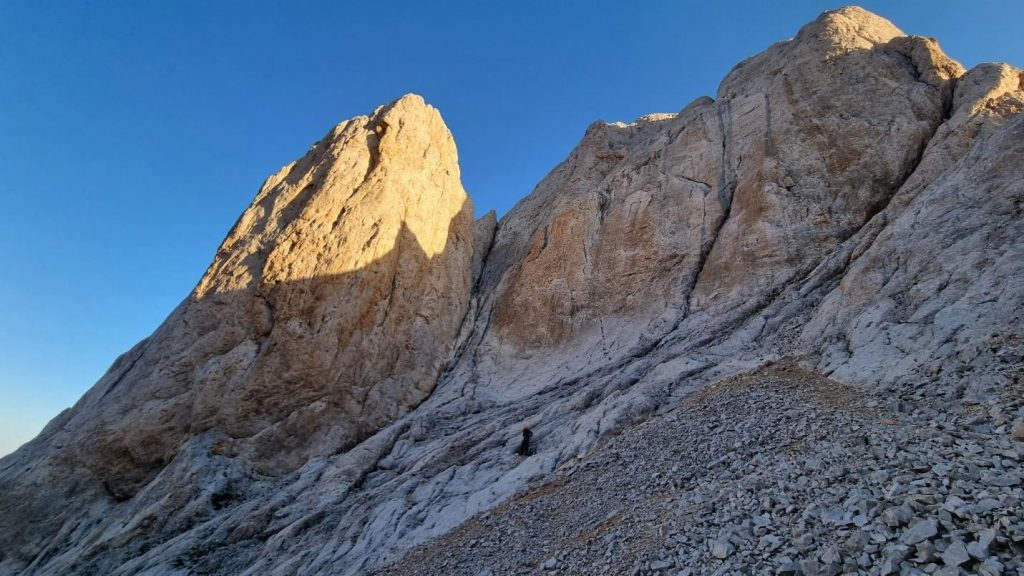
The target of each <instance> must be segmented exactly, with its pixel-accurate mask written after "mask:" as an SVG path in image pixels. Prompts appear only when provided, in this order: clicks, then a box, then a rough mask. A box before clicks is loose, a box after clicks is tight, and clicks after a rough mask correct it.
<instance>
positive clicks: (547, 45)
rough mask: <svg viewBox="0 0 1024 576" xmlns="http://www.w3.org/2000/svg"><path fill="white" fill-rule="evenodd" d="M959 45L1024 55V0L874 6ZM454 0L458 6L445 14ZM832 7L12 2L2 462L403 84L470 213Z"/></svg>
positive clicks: (711, 82)
mask: <svg viewBox="0 0 1024 576" xmlns="http://www.w3.org/2000/svg"><path fill="white" fill-rule="evenodd" d="M862 5H864V6H865V7H866V8H868V9H871V10H873V11H875V12H877V13H879V14H881V15H883V16H885V17H887V18H889V19H891V20H893V21H894V22H895V23H896V25H897V26H899V27H900V28H902V29H903V30H905V31H907V32H909V33H914V34H921V35H926V36H933V37H936V38H938V39H939V41H940V43H941V44H942V46H943V48H944V49H945V50H946V52H947V53H948V54H949V55H951V56H952V57H953V58H955V59H958V60H960V61H961V62H962V63H963V64H965V65H967V66H970V65H974V64H977V63H979V62H984V61H993V60H998V61H1008V62H1010V63H1013V64H1016V65H1018V66H1020V65H1022V64H1024V40H1022V39H1021V38H1022V36H1021V34H1020V24H1021V22H1024V2H1021V1H1020V0H1012V1H1011V0H1007V1H998V2H997V1H992V2H986V1H976V2H971V3H969V4H967V3H954V2H935V1H927V2H926V1H914V2H911V1H906V2H866V3H863V4H862ZM442 6H443V7H442ZM837 6H838V4H834V3H825V2H817V1H809V0H807V1H790V2H747V3H742V2H728V3H726V2H708V1H706V0H704V1H701V2H682V1H664V2H643V1H634V2H582V1H578V2H577V1H557V2H552V1H540V2H531V1H517V2H468V1H467V2H444V3H429V2H388V1H384V2H289V3H285V2H251V1H244V2H243V1H233V2H226V1H175V2H146V3H143V2H135V1H124V2H121V1H112V0H105V1H102V2H99V1H96V2H91V1H85V0H82V1H78V2H53V1H48V0H26V1H22V0H5V1H4V2H3V3H0V38H3V43H2V44H3V45H2V47H0V158H2V159H3V173H2V176H0V201H2V210H0V318H2V322H0V454H4V453H7V452H10V451H12V450H13V449H14V448H15V447H16V446H17V445H19V444H21V443H22V442H25V441H27V440H28V439H30V438H31V437H32V436H34V435H35V434H36V433H38V431H39V430H40V429H41V428H42V426H43V425H44V424H45V423H46V422H47V421H48V420H49V419H50V418H52V417H53V416H55V415H56V414H57V413H58V412H59V411H60V410H61V409H63V408H65V407H68V406H70V405H71V404H73V403H74V402H75V400H77V399H78V397H79V396H81V394H82V393H83V392H84V391H85V390H86V389H88V387H89V386H91V385H92V384H93V383H94V382H95V381H96V380H97V379H98V378H99V377H100V376H101V375H102V373H103V372H104V371H105V370H106V369H107V367H108V366H109V365H110V363H111V362H112V361H113V360H114V358H115V357H116V356H117V355H118V354H120V353H121V352H123V351H125V350H127V349H128V348H129V347H130V346H131V345H133V344H134V343H135V342H137V341H138V340H140V339H141V338H143V337H145V336H146V335H148V334H149V333H150V332H152V330H153V329H155V328H156V327H157V326H158V325H159V323H160V322H161V321H162V320H163V318H164V317H165V316H166V315H167V314H168V313H169V312H170V311H171V309H172V308H173V307H174V306H175V305H177V303H178V302H180V301H181V299H182V298H184V297H185V296H186V295H187V294H188V292H189V291H190V290H191V288H192V287H193V285H194V284H195V282H196V281H197V280H198V279H199V277H200V276H201V274H202V273H203V271H204V269H205V267H206V265H207V264H208V263H209V261H210V259H211V258H212V256H213V253H214V251H215V250H216V248H217V245H218V244H219V243H220V241H221V239H222V238H223V236H224V234H225V233H226V232H227V231H228V229H229V228H230V227H231V225H232V224H233V223H234V221H235V219H236V218H237V217H238V215H239V214H240V212H241V211H242V210H243V209H244V208H245V207H246V205H247V204H248V203H249V201H250V200H251V199H252V197H253V195H254V194H255V193H256V190H257V188H258V187H259V185H260V183H261V182H262V180H263V179H264V178H265V177H266V176H267V175H269V174H271V173H273V172H275V171H276V170H277V169H278V168H279V167H280V166H282V165H284V164H286V163H288V162H290V161H291V160H293V159H295V158H297V157H299V156H301V155H302V154H303V153H304V151H305V150H306V149H307V148H308V147H309V146H310V145H311V144H312V143H313V142H314V141H316V140H317V139H319V138H320V137H321V136H322V135H323V134H325V133H326V132H327V131H328V130H329V129H330V128H331V127H332V126H333V125H334V124H336V123H337V122H339V121H341V120H343V119H345V118H348V117H351V116H355V115H359V114H366V113H368V112H370V111H371V110H372V109H373V108H374V107H376V106H377V105H379V104H382V103H385V102H387V101H390V100H393V99H394V98H396V97H398V96H400V95H402V94H404V93H407V92H416V93H419V94H422V95H423V96H424V97H425V98H426V99H427V101H428V102H430V103H431V104H433V105H434V106H436V107H438V108H439V109H440V110H441V113H442V115H443V116H444V118H445V120H446V122H447V123H448V126H449V128H450V129H451V130H452V132H453V133H454V135H455V140H456V142H457V144H458V146H459V152H460V157H461V164H462V170H463V180H464V183H465V186H466V188H467V190H468V191H469V192H470V194H471V196H472V197H473V200H474V203H475V205H476V207H477V212H478V214H479V213H483V212H484V211H486V210H488V209H491V208H494V209H497V210H498V212H499V213H504V212H505V211H507V210H508V209H509V208H510V207H511V206H512V205H513V204H514V203H515V202H516V201H517V200H518V199H520V198H522V197H523V196H525V195H526V194H528V193H529V192H530V190H531V189H532V187H533V186H534V185H535V184H536V183H537V181H538V180H540V178H542V177H543V176H544V174H545V173H547V171H548V170H550V169H551V168H552V167H553V166H554V165H555V164H556V163H558V162H559V161H561V160H562V159H563V158H564V157H565V156H566V154H567V153H568V152H569V150H570V149H571V148H572V147H573V145H574V144H575V143H576V142H577V140H578V139H579V138H580V136H581V135H582V133H583V131H584V129H585V128H586V126H587V125H588V124H589V123H590V122H592V121H594V120H597V119H604V120H625V121H630V120H632V119H634V118H636V117H638V116H641V115H643V114H647V113H651V112H670V111H677V110H679V109H681V108H683V107H684V106H685V105H686V104H687V103H688V102H690V101H691V100H693V99H694V98H696V97H698V96H701V95H712V96H713V95H714V93H715V89H716V87H717V85H718V82H719V81H720V80H721V79H722V77H723V76H724V75H725V74H726V73H727V72H728V71H729V69H730V68H731V67H732V66H733V65H734V64H735V63H737V62H738V61H739V60H741V59H743V58H745V57H747V56H750V55H752V54H755V53H757V52H759V51H761V50H762V49H764V48H765V47H767V46H768V45H769V44H771V43H773V42H775V41H777V40H781V39H783V38H787V37H791V36H792V35H793V34H795V33H796V31H797V30H798V28H799V27H800V26H801V25H802V24H804V23H806V22H808V21H810V20H812V19H814V18H815V17H816V16H817V15H818V14H819V13H820V12H821V11H823V10H826V9H830V8H835V7H837Z"/></svg>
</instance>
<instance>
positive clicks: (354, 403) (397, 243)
mask: <svg viewBox="0 0 1024 576" xmlns="http://www.w3.org/2000/svg"><path fill="white" fill-rule="evenodd" d="M472 213H473V210H472V207H471V204H470V202H469V199H468V197H467V196H466V193H465V191H464V190H463V188H462V184H461V182H460V178H459V167H458V162H457V157H456V151H455V143H454V141H453V139H452V137H451V135H450V134H449V132H448V130H447V128H446V127H445V125H444V123H443V121H442V120H441V117H440V115H439V114H438V113H437V111H436V110H434V109H433V108H431V107H430V106H428V105H426V104H425V103H424V101H423V100H422V98H420V97H418V96H412V95H410V96H405V97H403V98H401V99H400V100H398V101H396V102H394V103H392V104H389V105H388V106H383V107H381V108H378V109H377V110H376V111H375V112H374V113H373V114H372V115H371V116H369V117H367V116H361V117H357V118H353V119H352V120H348V121H345V122H342V123H341V124H339V125H338V126H337V127H335V128H334V130H332V131H331V132H330V133H329V134H328V135H327V136H326V137H325V138H324V139H323V140H321V141H320V142H318V143H317V144H316V145H314V146H313V148H312V149H311V150H310V151H309V152H308V153H307V154H306V155H305V156H304V157H303V158H302V159H301V160H299V161H297V162H294V163H292V164H290V165H288V166H286V167H284V168H283V169H281V170H280V171H279V172H278V173H277V174H275V175H273V176H271V177H270V178H269V179H267V181H266V183H265V184H264V185H263V187H262V188H261V189H260V192H259V194H257V196H256V198H255V200H254V201H253V203H252V205H251V206H250V207H249V208H248V209H247V210H246V211H245V213H244V214H243V215H242V217H241V218H240V219H239V220H238V222H237V223H236V224H235V226H234V228H233V229H232V230H231V232H230V233H229V234H228V237H227V238H226V239H225V240H224V243H223V244H222V245H221V247H220V249H219V250H218V251H217V255H216V257H215V258H214V261H213V263H212V264H211V265H210V268H209V269H208V270H207V272H206V274H205V275H204V276H203V278H202V279H201V280H200V282H199V284H198V286H196V288H195V290H194V291H193V292H192V294H191V295H190V296H189V297H188V298H187V299H186V300H185V301H184V302H183V303H182V304H181V305H180V306H179V307H178V308H177V309H176V310H175V311H174V313H172V314H171V316H170V317H169V318H168V319H167V321H166V322H165V323H164V324H163V325H162V326H161V327H160V328H159V329H158V330H157V331H156V332H155V333H154V334H153V335H152V336H150V337H149V338H148V339H146V340H145V341H143V342H142V343H140V344H139V345H138V346H136V347H135V348H134V349H132V350H131V351H130V352H128V353H127V354H126V355H125V356H123V357H122V358H120V359H119V360H118V361H117V362H116V363H115V364H114V366H113V367H112V368H111V369H110V372H109V373H108V374H107V375H105V376H104V377H103V378H102V379H101V380H100V381H99V383H97V384H96V386H95V387H94V388H93V389H92V390H90V391H89V393H88V394H87V395H86V396H85V397H84V398H82V400H81V401H80V402H79V403H78V404H77V405H76V406H75V407H74V408H72V409H71V410H69V411H68V412H66V413H65V414H63V415H61V416H60V417H59V418H58V419H57V420H55V421H54V422H53V423H51V425H50V426H49V427H48V428H47V430H46V431H45V432H44V433H43V434H42V436H41V437H40V438H39V439H37V440H35V441H34V442H33V443H31V444H29V445H28V446H26V447H25V448H23V449H22V450H21V451H19V452H18V453H17V454H15V455H13V456H11V457H10V458H9V459H8V460H6V461H5V462H4V464H5V465H7V466H6V467H5V471H4V474H5V477H4V481H5V490H4V494H3V496H2V497H0V498H2V502H3V505H4V507H5V509H6V510H8V511H9V510H10V509H11V508H13V509H15V510H17V509H18V508H19V507H20V506H23V505H26V504H25V503H29V504H28V505H30V506H49V507H52V509H51V508H46V512H45V513H44V512H43V511H42V510H36V509H34V508H33V509H32V512H31V514H32V515H33V516H35V517H36V518H37V520H38V521H37V522H36V523H35V525H34V527H39V526H40V525H42V524H45V523H47V521H48V520H49V521H58V522H59V521H60V520H59V519H60V518H61V517H62V516H71V514H70V513H69V511H66V510H64V508H65V504H64V503H63V502H62V498H61V497H60V495H57V494H41V495H40V494H33V493H32V491H33V490H34V487H33V482H34V481H37V480H38V477H37V476H33V475H31V474H23V473H22V472H21V471H20V470H18V469H17V464H14V463H15V462H23V461H32V462H33V463H34V464H33V465H34V466H38V465H42V466H45V468H44V470H45V474H46V475H47V476H50V475H52V479H53V480H54V481H55V482H56V486H60V485H61V483H62V482H63V481H65V480H66V478H67V477H68V476H70V477H73V478H75V482H77V483H81V484H83V485H85V486H89V487H91V488H92V489H93V490H94V492H96V493H94V494H92V495H91V498H94V499H97V498H98V499H100V500H111V499H112V500H113V501H114V502H118V501H125V500H131V499H132V498H133V497H135V496H136V495H137V494H138V492H139V490H140V489H142V488H144V487H145V486H147V485H150V484H152V483H153V482H154V480H155V478H156V477H157V475H159V474H160V473H161V472H162V471H165V470H166V469H167V467H168V465H169V464H170V463H172V462H173V461H175V460H176V459H182V458H189V456H188V455H187V452H188V450H189V448H188V447H189V446H193V445H195V444H196V443H197V442H198V443H200V444H203V445H205V446H206V449H207V450H208V451H209V452H210V453H212V454H221V455H225V456H229V457H231V458H233V459H237V460H238V461H239V462H244V463H245V464H244V465H245V466H246V467H251V469H252V470H253V471H255V472H258V473H261V474H265V475H269V476H278V475H280V474H283V473H286V472H289V471H292V470H295V469H296V468H298V467H300V466H302V465H303V464H305V463H306V462H308V461H309V460H310V459H311V458H316V457H327V456H332V455H335V454H338V453H342V452H345V451H347V450H348V449H350V448H352V447H354V446H356V445H357V444H358V443H359V442H360V441H362V440H364V439H365V438H367V437H368V436H370V435H371V434H373V433H374V432H376V431H377V430H379V429H380V428H382V427H383V426H385V425H386V424H389V423H390V422H392V421H394V420H395V419H396V418H397V417H398V416H400V415H402V414H404V413H406V412H408V411H409V410H410V409H412V408H414V407H415V406H416V405H417V404H419V403H420V402H421V401H422V400H423V399H424V398H425V397H427V396H428V395H429V394H430V392H431V391H432V390H433V387H434V384H435V383H436V381H437V377H438V375H439V374H440V372H441V370H442V368H443V366H444V362H445V360H446V358H447V356H448V354H449V353H450V349H451V345H452V343H453V340H454V338H455V336H456V334H457V331H458V328H459V325H460V324H461V322H462V319H463V317H464V316H465V313H466V309H467V306H468V303H469V294H470V289H471V270H470V267H471V264H472V257H473V235H474V225H473V219H472ZM40 461H41V462H40ZM99 487H102V490H103V491H105V492H106V493H107V494H106V495H102V494H101V493H100V492H98V489H99ZM47 516H49V517H50V518H47ZM23 521H24V518H22V517H21V516H20V514H18V515H14V516H12V515H11V514H10V513H9V512H8V513H7V514H4V519H3V520H0V526H3V529H4V531H5V533H8V534H12V537H13V538H15V540H14V541H13V544H14V545H13V546H11V547H10V548H8V550H7V551H6V553H5V556H6V555H7V554H10V556H11V557H10V558H7V557H5V558H4V560H5V561H11V560H13V561H15V562H19V561H20V562H28V561H30V560H32V558H31V557H29V556H25V555H22V554H19V550H18V546H17V539H18V538H19V537H18V536H13V534H14V533H16V532H17V523H19V522H23ZM67 522H70V520H67V521H65V524H64V525H65V526H67ZM55 528H56V529H60V524H57V525H56V526H50V529H51V530H53V529H55ZM8 530H9V531H10V532H7V531H8ZM28 534H30V535H31V534H33V531H32V530H29V532H28ZM5 548H7V546H5Z"/></svg>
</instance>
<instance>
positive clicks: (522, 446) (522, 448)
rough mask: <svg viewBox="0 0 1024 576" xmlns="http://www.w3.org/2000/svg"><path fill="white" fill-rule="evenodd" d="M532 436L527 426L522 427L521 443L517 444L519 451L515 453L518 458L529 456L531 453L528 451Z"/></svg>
mask: <svg viewBox="0 0 1024 576" xmlns="http://www.w3.org/2000/svg"><path fill="white" fill-rule="evenodd" d="M531 436H533V432H531V431H530V427H529V426H523V441H522V442H520V443H519V450H517V451H516V453H517V454H519V455H520V456H529V455H530V454H532V453H533V451H532V450H530V437H531Z"/></svg>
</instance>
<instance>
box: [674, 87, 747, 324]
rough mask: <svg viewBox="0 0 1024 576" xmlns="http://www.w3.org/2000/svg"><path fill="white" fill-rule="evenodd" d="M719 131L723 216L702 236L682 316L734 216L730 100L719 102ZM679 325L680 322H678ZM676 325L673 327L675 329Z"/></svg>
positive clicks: (719, 178) (719, 199)
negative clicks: (730, 159)
mask: <svg viewBox="0 0 1024 576" xmlns="http://www.w3.org/2000/svg"><path fill="white" fill-rule="evenodd" d="M718 106H719V108H718V111H717V112H718V131H719V133H720V134H721V137H722V155H721V160H720V163H719V167H718V202H719V204H720V205H721V206H722V218H721V220H719V221H718V225H717V226H715V229H714V230H713V231H712V232H711V236H710V238H709V240H708V242H707V243H705V242H704V241H703V240H704V239H703V238H701V247H700V257H699V258H698V259H697V266H696V273H695V274H694V275H693V278H692V279H691V280H690V284H689V286H687V289H686V302H685V308H684V310H683V313H682V315H681V316H682V317H685V316H687V315H688V314H689V313H690V306H691V304H690V302H691V299H692V296H693V291H694V289H696V287H697V283H698V282H699V281H700V277H701V276H702V275H703V274H704V268H705V266H707V262H708V257H710V256H711V251H712V250H714V248H715V244H716V243H717V242H718V236H719V235H720V234H721V232H722V228H724V227H725V225H726V223H727V222H728V221H729V218H730V217H731V216H732V200H733V194H735V192H736V173H735V171H733V170H732V169H730V167H729V156H730V154H731V146H730V145H729V143H730V140H731V135H730V133H731V131H732V119H731V113H732V110H731V106H730V102H728V101H726V102H721V101H720V102H719V103H718ZM677 325H678V323H677ZM674 329H675V326H674V327H673V330H674Z"/></svg>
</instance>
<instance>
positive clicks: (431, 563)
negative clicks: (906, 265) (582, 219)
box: [378, 361, 1024, 576]
mask: <svg viewBox="0 0 1024 576" xmlns="http://www.w3.org/2000/svg"><path fill="white" fill-rule="evenodd" d="M1014 373H1015V376H1014V378H1015V380H1014V383H1013V385H1011V386H1010V388H1009V389H1007V390H1004V391H1003V393H1002V395H992V396H990V397H988V398H987V400H985V401H984V403H982V404H972V403H970V402H963V403H962V402H960V401H956V402H951V398H950V397H949V395H952V394H957V392H955V391H953V392H949V391H947V392H946V394H944V395H940V394H936V393H934V392H927V391H925V390H924V389H922V388H918V389H909V388H908V389H905V390H890V391H887V392H885V393H879V395H870V394H864V393H862V392H861V391H859V390H856V389H853V388H849V387H845V386H843V385H841V384H839V383H837V382H835V381H832V380H829V379H826V378H824V377H823V376H821V375H820V374H817V373H814V372H809V371H807V370H804V369H803V368H801V367H800V366H798V365H797V364H796V363H795V362H791V361H783V362H780V363H777V364H775V365H772V366H769V367H767V368H765V369H762V370H760V371H757V372H754V373H751V374H746V375H742V376H739V377H737V378H734V379H731V380H728V381H725V382H722V383H719V384H717V385H714V386H711V387H709V388H707V389H705V390H703V391H701V392H699V393H697V394H696V395H695V396H694V397H692V398H691V399H690V400H689V401H688V402H687V403H686V404H685V405H683V406H682V407H680V408H678V409H676V410H673V411H671V412H668V413H666V414H663V415H661V416H658V417H655V418H653V419H651V420H649V421H647V422H645V423H643V424H641V425H639V426H637V427H635V428H633V429H631V430H629V431H627V432H625V433H623V434H621V435H620V436H617V437H615V438H613V439H611V440H610V441H608V442H607V443H605V444H604V445H600V446H598V447H597V448H595V449H594V450H593V451H592V452H591V454H590V455H589V456H586V457H584V458H583V459H580V460H578V461H576V462H574V463H572V464H570V465H568V466H566V467H564V468H563V469H562V470H560V472H559V474H558V475H557V477H556V479H555V480H554V481H553V482H552V483H550V484H548V485H545V486H542V487H540V488H538V489H535V490H534V491H532V492H529V493H526V494H522V495H520V496H518V497H517V498H515V499H513V500H511V501H510V502H508V503H506V504H504V505H502V506H500V507H498V508H496V509H494V510H492V511H491V512H490V513H486V514H483V515H481V516H478V517H476V518H473V519H471V520H470V521H469V522H467V523H466V524H464V525H463V526H461V527H460V528H458V529H456V530H455V531H453V532H451V533H450V534H448V535H446V536H443V537H441V538H439V539H438V540H435V541H433V542H430V543H428V544H426V545H424V546H421V547H419V548H417V549H414V550H413V551H412V552H411V553H409V554H408V555H406V556H405V557H404V558H401V559H400V560H398V561H397V562H395V563H393V564H391V565H390V566H387V567H385V568H384V569H383V570H381V571H380V572H378V574H382V575H383V574H392V575H404V574H408V575H413V574H417V575H418V574H466V575H472V576H498V575H501V574H671V575H678V576H682V575H689V574H692V575H697V574H715V575H725V574H794V575H795V574H804V575H808V576H815V575H837V574H869V575H887V574H900V575H912V574H936V575H959V574H982V575H1010V574H1014V575H1016V574H1024V504H1022V502H1021V501H1022V498H1024V485H1022V472H1021V467H1020V462H1021V459H1022V457H1024V425H1022V424H1021V423H1022V421H1024V401H1022V399H1024V394H1022V393H1021V392H1022V388H1024V386H1022V380H1021V376H1020V374H1021V373H1020V371H1019V369H1015V372H1014ZM953 404H955V405H956V406H963V408H957V409H955V410H954V411H944V410H943V408H942V407H945V406H949V405H953Z"/></svg>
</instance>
